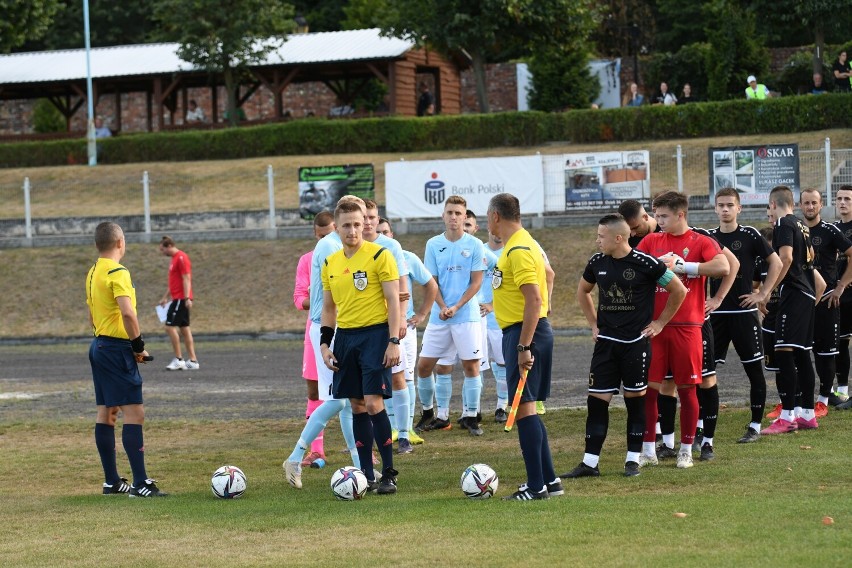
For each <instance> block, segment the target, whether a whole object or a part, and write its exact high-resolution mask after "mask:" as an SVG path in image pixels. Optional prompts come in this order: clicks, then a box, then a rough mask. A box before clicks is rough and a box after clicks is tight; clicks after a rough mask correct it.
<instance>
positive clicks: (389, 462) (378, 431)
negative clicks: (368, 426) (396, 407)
mask: <svg viewBox="0 0 852 568" xmlns="http://www.w3.org/2000/svg"><path fill="white" fill-rule="evenodd" d="M370 421H371V422H372V423H373V437H374V438H375V439H376V446H377V447H378V448H379V454H380V455H381V456H382V468H383V469H387V468H389V467H391V468H392V467H393V440H392V439H391V423H390V419H389V418H388V413H387V412H385V411H384V410H382V411H381V412H379V413H377V414H373V415H370ZM368 459H370V460H372V456H370V457H369V458H368ZM361 461H362V462H363V461H364V460H363V458H362V460H361Z"/></svg>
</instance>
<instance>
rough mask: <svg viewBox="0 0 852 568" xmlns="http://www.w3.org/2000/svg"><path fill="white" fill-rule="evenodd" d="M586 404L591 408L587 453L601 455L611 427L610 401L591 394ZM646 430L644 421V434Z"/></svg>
mask: <svg viewBox="0 0 852 568" xmlns="http://www.w3.org/2000/svg"><path fill="white" fill-rule="evenodd" d="M643 403H644V401H643ZM586 404H587V406H588V408H589V414H588V416H587V417H586V453H587V454H592V455H595V456H599V455H601V448H603V444H604V440H606V433H607V430H608V429H609V403H608V402H606V401H605V400H601V399H599V398H596V397H594V396H590V397H588V399H587V401H586ZM644 432H645V423H644V421H643V423H642V433H643V434H644Z"/></svg>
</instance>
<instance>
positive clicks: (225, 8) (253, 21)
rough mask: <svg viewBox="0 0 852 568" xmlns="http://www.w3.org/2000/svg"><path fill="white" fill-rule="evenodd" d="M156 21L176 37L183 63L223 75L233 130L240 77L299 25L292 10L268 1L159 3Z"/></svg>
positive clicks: (162, 0) (179, 0) (165, 0)
mask: <svg viewBox="0 0 852 568" xmlns="http://www.w3.org/2000/svg"><path fill="white" fill-rule="evenodd" d="M155 15H156V17H157V19H158V20H159V21H160V22H163V24H164V25H165V27H166V28H167V30H169V32H170V33H174V34H175V35H176V36H177V40H176V41H178V43H180V47H179V48H178V55H179V56H180V57H181V59H184V60H185V61H189V62H190V63H193V64H195V65H198V66H200V67H204V68H206V69H208V70H209V71H210V72H211V73H221V74H222V77H223V79H224V81H225V90H226V92H227V93H228V106H227V115H228V120H229V122H230V123H231V126H235V125H236V124H237V119H238V118H237V87H238V86H239V78H240V74H241V72H243V71H244V70H245V69H246V68H247V67H248V66H249V65H251V64H252V63H257V62H259V61H262V60H263V59H264V58H265V57H266V56H267V55H268V54H270V53H271V52H273V51H274V50H276V49H277V48H278V47H280V45H281V44H282V43H283V42H284V40H285V39H286V34H287V33H289V32H290V31H291V30H292V29H293V27H294V25H295V23H294V21H293V7H292V6H291V5H290V4H285V3H281V2H268V1H267V0H226V1H222V0H193V1H192V2H187V1H186V0H158V1H157V2H156V5H155Z"/></svg>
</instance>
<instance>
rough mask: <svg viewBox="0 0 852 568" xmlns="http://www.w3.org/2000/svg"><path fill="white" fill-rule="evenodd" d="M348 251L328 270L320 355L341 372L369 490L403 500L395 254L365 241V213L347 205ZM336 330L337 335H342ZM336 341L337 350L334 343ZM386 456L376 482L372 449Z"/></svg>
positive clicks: (330, 261) (340, 217) (340, 212)
mask: <svg viewBox="0 0 852 568" xmlns="http://www.w3.org/2000/svg"><path fill="white" fill-rule="evenodd" d="M334 220H335V224H336V225H337V233H338V235H339V236H340V240H341V242H342V244H343V248H342V249H341V250H339V251H337V252H336V253H334V254H332V255H331V256H329V257H328V258H326V259H325V261H324V263H323V268H322V288H323V305H322V327H321V329H320V342H319V344H320V349H321V350H322V359H323V362H324V363H325V365H326V367H328V368H329V369H331V370H332V371H334V386H333V391H332V392H333V395H334V398H337V399H340V398H348V399H349V402H350V403H351V405H352V429H353V432H354V434H355V445H356V447H357V448H358V456H359V458H360V460H361V469H362V471H363V472H364V475H365V476H366V477H367V481H368V482H369V484H370V490H371V491H372V490H374V489H375V490H377V492H378V493H379V494H391V493H396V490H397V486H396V476H397V475H398V474H399V472H398V471H396V470H395V469H394V468H393V441H392V439H391V438H392V435H393V434H392V431H391V430H392V429H391V423H390V419H389V418H388V414H387V412H386V411H385V407H384V399H386V398H390V397H391V396H392V395H391V367H393V366H394V365H398V364H399V360H400V347H399V343H400V340H399V337H397V336H395V335H394V336H392V335H391V333H396V332H397V330H399V327H400V321H401V314H400V311H399V272H398V271H397V264H396V261H395V260H394V258H393V255H392V254H391V252H390V251H389V250H388V249H386V248H384V247H382V246H380V245H378V244H376V243H371V242H369V241H366V240H364V234H363V231H364V224H365V214H364V209H363V208H362V207H361V205H360V204H358V203H351V202H343V203H340V204H338V206H337V208H336V209H335V211H334ZM335 326H337V331H336V332H335ZM335 336H336V340H335V343H334V349H333V350H332V348H331V346H332V339H333V338H334V337H335ZM374 441H375V443H376V446H377V447H378V450H379V453H380V454H381V456H382V466H383V471H382V479H381V483H380V484H378V483H376V476H375V472H374V471H373V462H372V457H371V454H372V448H373V443H374Z"/></svg>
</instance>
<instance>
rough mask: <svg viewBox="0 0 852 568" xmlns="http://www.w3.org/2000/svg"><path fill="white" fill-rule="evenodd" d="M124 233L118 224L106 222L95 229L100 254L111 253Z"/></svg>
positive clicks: (96, 244)
mask: <svg viewBox="0 0 852 568" xmlns="http://www.w3.org/2000/svg"><path fill="white" fill-rule="evenodd" d="M122 236H124V231H122V230H121V227H120V226H119V225H118V224H117V223H113V222H112V221H104V222H103V223H100V224H99V225H98V226H97V227H96V228H95V246H96V247H98V252H109V251H111V250H112V249H114V248H115V247H116V245H117V244H118V241H119V239H121V237H122Z"/></svg>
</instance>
